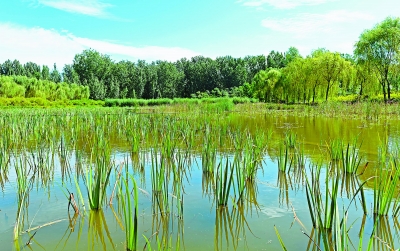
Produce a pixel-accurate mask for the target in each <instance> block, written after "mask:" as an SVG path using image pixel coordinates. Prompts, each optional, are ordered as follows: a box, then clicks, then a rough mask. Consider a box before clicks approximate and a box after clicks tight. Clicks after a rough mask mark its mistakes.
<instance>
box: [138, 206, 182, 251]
mask: <svg viewBox="0 0 400 251" xmlns="http://www.w3.org/2000/svg"><path fill="white" fill-rule="evenodd" d="M152 233H153V234H152V235H151V236H150V237H148V238H147V237H146V238H145V239H146V242H147V243H146V245H145V249H146V250H154V249H152V248H151V246H157V247H158V250H173V249H175V250H180V247H183V248H182V249H183V250H184V249H185V248H184V247H185V243H184V221H183V220H182V219H181V218H180V217H174V216H173V215H172V214H166V215H161V214H153V218H152ZM174 236H175V238H176V239H175V241H173V238H174ZM173 247H174V248H173Z"/></svg>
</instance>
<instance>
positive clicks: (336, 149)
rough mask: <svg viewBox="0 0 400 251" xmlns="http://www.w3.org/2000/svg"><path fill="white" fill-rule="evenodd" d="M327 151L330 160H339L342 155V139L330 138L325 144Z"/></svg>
mask: <svg viewBox="0 0 400 251" xmlns="http://www.w3.org/2000/svg"><path fill="white" fill-rule="evenodd" d="M327 147H328V152H329V155H330V158H331V160H332V161H336V160H341V159H342V157H343V140H342V139H341V138H338V139H334V140H332V141H331V142H330V143H329V144H327Z"/></svg>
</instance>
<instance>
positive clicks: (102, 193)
mask: <svg viewBox="0 0 400 251" xmlns="http://www.w3.org/2000/svg"><path fill="white" fill-rule="evenodd" d="M91 161H94V163H93V164H89V166H88V167H87V170H86V174H85V175H84V176H83V178H84V184H85V186H86V189H87V194H88V198H89V207H90V209H91V210H99V209H100V208H101V207H102V206H103V204H104V202H105V201H106V191H107V186H108V185H109V180H110V175H111V171H112V170H113V168H114V163H113V161H112V160H111V153H110V149H109V145H108V144H107V143H106V142H105V141H104V140H103V139H101V138H100V139H99V141H98V145H97V146H95V148H94V149H93V151H92V154H91Z"/></svg>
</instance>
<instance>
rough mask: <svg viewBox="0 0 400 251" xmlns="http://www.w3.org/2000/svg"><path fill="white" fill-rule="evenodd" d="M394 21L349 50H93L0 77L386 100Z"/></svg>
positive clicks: (202, 92)
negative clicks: (167, 54) (162, 57)
mask: <svg viewBox="0 0 400 251" xmlns="http://www.w3.org/2000/svg"><path fill="white" fill-rule="evenodd" d="M399 20H400V19H399V18H392V17H388V18H386V19H385V20H384V21H382V22H381V23H379V24H377V25H376V26H374V27H373V28H372V29H370V30H365V31H364V32H363V33H362V34H361V35H360V37H359V41H357V43H356V44H355V50H354V54H353V55H349V54H341V53H339V52H331V51H328V50H326V49H317V50H314V51H313V52H312V53H311V54H310V55H308V56H306V57H302V56H301V55H300V53H299V51H298V50H297V49H296V48H294V47H291V48H289V49H288V50H287V51H286V52H277V51H271V52H270V53H269V54H268V56H264V55H258V56H246V57H244V58H234V57H232V56H224V57H217V58H216V59H212V58H208V57H203V56H196V57H192V58H190V59H187V58H182V59H180V60H178V61H176V62H169V61H155V62H151V63H149V62H146V61H143V60H138V61H137V62H131V61H120V62H115V61H113V60H112V59H111V58H110V57H109V56H108V55H105V54H101V53H100V52H97V51H95V50H92V49H88V50H84V51H83V52H82V53H80V54H77V55H75V57H74V60H73V62H72V64H68V65H65V66H64V67H63V68H62V71H61V72H60V71H58V69H57V67H56V65H54V67H53V69H52V70H50V69H49V67H47V66H39V65H37V64H35V63H33V62H28V63H26V64H21V63H20V62H19V61H18V60H14V61H11V60H7V61H5V62H4V63H3V64H1V65H0V75H6V76H12V75H20V76H26V77H29V78H36V79H38V80H49V81H52V82H54V83H61V82H62V83H65V84H75V85H78V86H85V87H88V88H89V90H90V91H89V92H90V93H89V96H90V98H91V99H96V100H103V99H106V98H113V99H115V98H144V99H155V98H177V97H185V98H186V97H204V96H227V95H230V96H241V97H255V98H258V99H259V100H260V101H266V102H288V103H290V102H297V103H298V102H303V103H307V102H315V101H316V100H321V99H322V100H328V99H329V98H330V97H332V96H338V95H349V94H353V95H358V96H360V97H368V96H370V95H377V94H381V95H383V97H384V100H385V101H387V100H390V99H391V92H393V90H395V91H398V89H399V82H400V81H399V80H400V74H399V73H400V64H399V52H400V21H399Z"/></svg>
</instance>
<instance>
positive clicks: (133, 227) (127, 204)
mask: <svg viewBox="0 0 400 251" xmlns="http://www.w3.org/2000/svg"><path fill="white" fill-rule="evenodd" d="M127 171H128V170H125V172H126V176H125V178H123V179H122V180H121V182H120V186H119V197H120V202H121V207H122V209H123V216H124V217H123V219H124V225H125V238H126V248H127V250H129V251H133V250H136V247H137V242H138V240H137V238H138V215H139V213H138V211H139V194H138V187H137V184H136V180H135V179H134V178H133V177H132V176H131V175H129V174H128V172H127ZM129 181H131V182H132V184H133V198H132V195H131V189H130V186H129V183H130V182H129Z"/></svg>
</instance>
